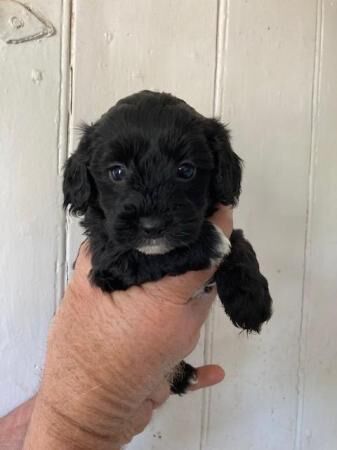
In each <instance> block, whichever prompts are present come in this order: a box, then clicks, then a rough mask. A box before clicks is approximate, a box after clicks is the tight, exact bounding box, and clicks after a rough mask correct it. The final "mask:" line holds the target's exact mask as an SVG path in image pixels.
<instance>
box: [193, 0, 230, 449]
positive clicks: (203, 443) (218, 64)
mask: <svg viewBox="0 0 337 450" xmlns="http://www.w3.org/2000/svg"><path fill="white" fill-rule="evenodd" d="M229 2H230V0H218V1H217V29H216V36H215V37H216V42H215V66H214V91H213V116H216V117H219V116H220V114H221V106H222V103H221V101H222V96H223V88H224V83H223V82H224V70H225V56H226V50H227V39H228V19H229ZM214 314H215V310H214V308H212V309H211V312H210V316H209V318H208V320H207V322H206V324H205V340H204V364H209V363H211V362H212V360H213V333H214ZM202 396H203V397H202V411H201V427H200V450H205V449H207V438H208V430H209V418H210V411H211V405H212V391H211V390H210V389H205V390H203V393H202Z"/></svg>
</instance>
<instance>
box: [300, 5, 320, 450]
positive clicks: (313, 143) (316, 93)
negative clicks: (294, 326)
mask: <svg viewBox="0 0 337 450" xmlns="http://www.w3.org/2000/svg"><path fill="white" fill-rule="evenodd" d="M323 8H324V0H317V10H316V36H315V55H314V61H313V82H312V96H311V130H310V133H311V136H310V162H309V173H308V200H307V210H306V227H305V247H304V264H303V281H302V299H301V323H300V331H299V352H298V372H297V416H296V434H295V441H294V449H296V450H301V449H302V431H303V430H302V425H303V411H304V388H305V355H306V327H307V320H306V319H307V311H306V298H307V297H308V296H307V281H308V277H309V273H308V261H309V259H310V253H311V222H312V202H313V192H314V183H315V161H316V155H317V152H318V148H317V138H316V134H317V119H318V114H319V102H320V85H321V71H322V45H323V30H324V23H323V17H324V14H323Z"/></svg>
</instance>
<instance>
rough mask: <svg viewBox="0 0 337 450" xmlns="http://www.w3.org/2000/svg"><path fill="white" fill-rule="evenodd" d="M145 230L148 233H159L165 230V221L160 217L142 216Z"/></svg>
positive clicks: (141, 223)
mask: <svg viewBox="0 0 337 450" xmlns="http://www.w3.org/2000/svg"><path fill="white" fill-rule="evenodd" d="M139 223H140V226H141V227H142V229H143V232H144V233H145V234H147V235H154V234H158V233H160V232H161V231H163V228H164V227H163V221H162V220H161V219H160V218H159V217H141V218H140V219H139Z"/></svg>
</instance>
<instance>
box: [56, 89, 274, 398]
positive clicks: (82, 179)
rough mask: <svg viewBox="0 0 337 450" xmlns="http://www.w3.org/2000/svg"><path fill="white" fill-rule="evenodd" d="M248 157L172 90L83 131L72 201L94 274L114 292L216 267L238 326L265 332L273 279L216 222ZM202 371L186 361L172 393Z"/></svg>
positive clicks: (69, 188) (74, 160)
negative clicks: (219, 208)
mask: <svg viewBox="0 0 337 450" xmlns="http://www.w3.org/2000/svg"><path fill="white" fill-rule="evenodd" d="M240 185H241V160H240V158H239V157H238V156H237V155H236V154H235V153H234V152H233V150H232V148H231V145H230V142H229V135H228V131H227V130H226V129H225V127H224V126H223V125H222V124H221V123H219V122H218V121H217V120H215V119H208V118H205V117H203V116H202V115H200V114H199V113H197V112H196V111H195V110H194V109H193V108H191V107H190V106H189V105H187V104H186V103H185V102H184V101H183V100H180V99H178V98H176V97H173V96H172V95H170V94H165V93H155V92H150V91H143V92H140V93H137V94H134V95H131V96H129V97H126V98H124V99H122V100H120V101H119V102H118V103H117V104H116V105H115V106H113V107H112V108H111V109H110V110H109V111H108V112H107V113H106V114H104V115H103V116H102V117H101V118H100V119H99V120H98V121H97V122H96V123H94V124H93V125H91V126H84V127H83V136H82V139H81V141H80V143H79V146H78V148H77V150H76V152H75V153H74V154H73V155H72V156H71V157H70V158H69V159H68V161H67V162H66V165H65V172H64V183H63V191H64V206H65V207H67V206H68V205H70V211H71V212H72V213H74V214H77V215H84V219H83V221H82V225H83V226H84V227H85V230H86V233H87V235H88V237H89V241H90V247H91V252H92V272H91V280H92V282H93V283H94V284H96V285H97V286H99V287H101V288H102V289H103V290H104V291H108V292H111V291H114V290H121V289H127V288H128V287H129V286H132V285H138V284H142V283H144V282H146V281H154V280H158V279H160V278H162V277H164V276H165V275H178V274H182V273H184V272H187V271H189V270H199V269H204V268H206V267H209V266H210V265H211V264H212V263H219V262H221V261H222V263H221V265H220V267H219V269H218V271H217V272H216V275H215V281H216V284H217V289H218V293H219V297H220V300H221V302H222V304H223V306H224V308H225V311H226V313H227V314H228V315H229V317H230V319H231V320H232V322H233V324H234V325H235V326H237V327H241V328H243V329H244V330H247V331H257V332H258V331H259V330H260V327H261V324H262V323H263V322H264V321H266V320H268V319H269V318H270V316H271V303H272V301H271V297H270V295H269V291H268V283H267V281H266V279H265V278H264V277H263V275H262V274H261V273H260V271H259V264H258V262H257V259H256V255H255V252H254V250H253V248H252V246H251V245H250V244H249V242H248V241H247V240H246V239H245V238H244V236H243V233H242V231H241V230H234V231H233V233H232V236H231V239H230V241H229V240H228V239H227V238H226V237H225V236H224V234H223V233H222V232H221V231H220V230H218V229H217V228H216V227H215V226H213V225H212V224H211V223H210V222H209V221H208V220H207V218H208V217H209V216H210V215H211V214H212V213H213V212H214V211H215V210H216V205H217V204H219V203H222V204H224V205H235V204H236V203H237V201H238V198H239V195H240ZM194 376H195V369H194V368H193V367H191V366H190V365H188V364H186V363H184V362H182V363H181V364H180V367H179V370H177V374H176V376H173V381H172V391H173V392H176V393H183V392H184V391H185V390H186V388H187V387H188V385H189V383H190V382H191V381H192V379H193V377H194Z"/></svg>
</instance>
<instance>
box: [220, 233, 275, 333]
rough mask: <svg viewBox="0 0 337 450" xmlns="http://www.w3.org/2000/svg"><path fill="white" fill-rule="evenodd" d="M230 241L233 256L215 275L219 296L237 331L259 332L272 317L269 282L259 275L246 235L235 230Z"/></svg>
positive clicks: (229, 256)
mask: <svg viewBox="0 0 337 450" xmlns="http://www.w3.org/2000/svg"><path fill="white" fill-rule="evenodd" d="M230 240H231V245H232V250H231V253H230V254H229V255H228V256H227V257H226V258H225V259H224V260H223V262H222V263H221V265H220V267H219V269H218V271H217V272H216V274H215V280H216V284H217V288H218V294H219V297H220V300H221V303H222V304H223V306H224V308H225V311H226V313H227V314H228V316H229V317H230V319H231V321H232V322H233V324H234V325H235V326H236V327H240V328H242V329H244V330H247V331H256V332H259V331H260V328H261V325H262V323H263V322H265V321H267V320H269V318H270V317H271V314H272V299H271V297H270V294H269V289H268V282H267V280H266V279H265V277H264V276H263V275H262V274H261V273H260V270H259V263H258V261H257V259H256V254H255V252H254V250H253V247H252V246H251V244H250V243H249V242H248V241H247V240H246V239H245V238H244V236H243V232H242V231H241V230H234V231H233V233H232V236H231V239H230Z"/></svg>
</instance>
